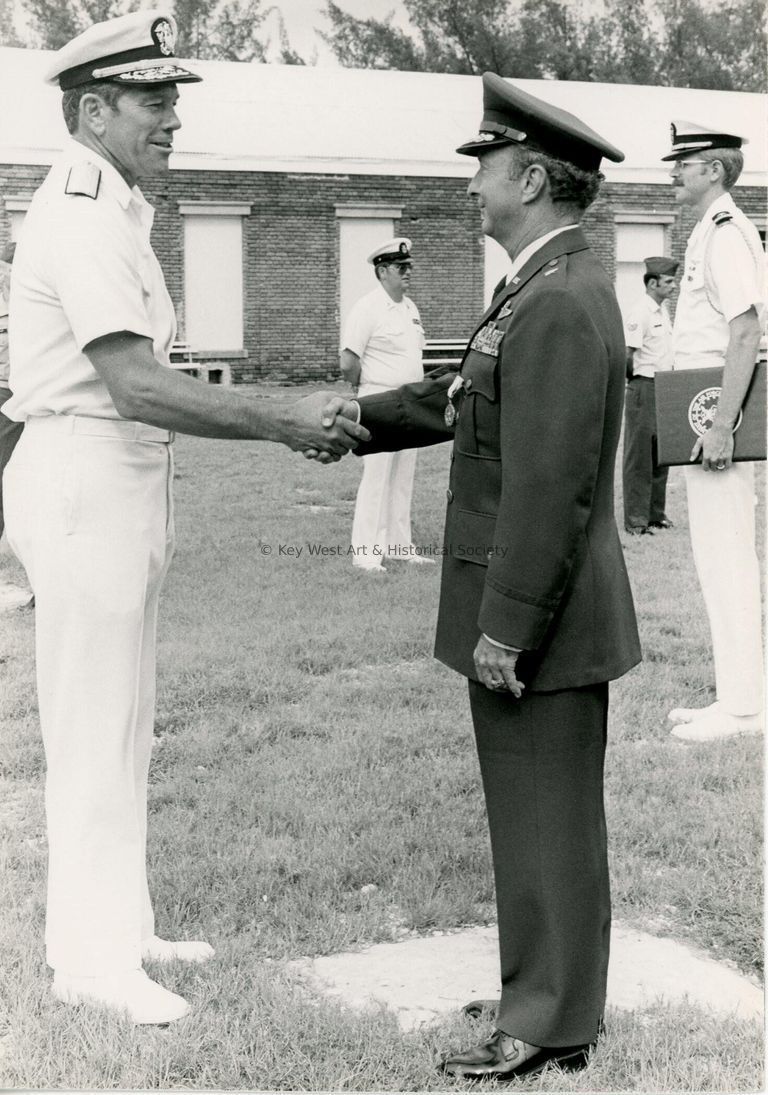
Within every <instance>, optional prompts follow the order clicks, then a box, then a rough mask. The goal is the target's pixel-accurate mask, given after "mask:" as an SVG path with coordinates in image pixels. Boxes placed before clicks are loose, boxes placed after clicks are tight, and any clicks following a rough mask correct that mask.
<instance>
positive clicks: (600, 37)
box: [323, 0, 766, 91]
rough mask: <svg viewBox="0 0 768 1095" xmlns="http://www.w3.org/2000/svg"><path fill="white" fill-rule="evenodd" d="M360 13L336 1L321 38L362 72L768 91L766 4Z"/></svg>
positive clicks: (464, 0)
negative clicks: (397, 16) (397, 18)
mask: <svg viewBox="0 0 768 1095" xmlns="http://www.w3.org/2000/svg"><path fill="white" fill-rule="evenodd" d="M403 3H404V6H405V10H406V12H407V15H408V21H409V24H410V28H411V29H409V30H404V29H402V28H401V27H399V26H397V25H396V24H395V22H394V16H393V15H392V14H390V15H388V16H387V17H385V18H384V19H356V18H355V17H354V16H352V15H349V14H348V13H347V12H346V11H344V9H343V8H342V7H341V6H340V4H337V3H336V2H335V0H328V2H327V6H326V15H327V18H328V20H329V22H330V26H331V29H330V31H329V32H327V33H326V34H324V35H323V37H324V38H325V40H326V42H327V43H328V44H329V46H330V47H331V49H332V50H333V52H334V53H335V55H336V57H337V58H338V60H339V61H340V62H341V63H342V64H344V65H350V66H355V67H362V68H397V69H405V70H415V71H423V72H453V73H465V74H479V73H481V72H485V71H488V70H490V71H491V72H498V73H500V74H502V75H505V76H517V77H519V78H521V79H525V78H529V79H555V80H594V81H600V82H604V83H632V84H662V85H669V86H673V87H700V88H716V89H721V90H728V91H764V90H766V66H765V57H766V13H765V8H764V2H763V0H726V2H725V3H723V2H722V0H602V4H601V6H599V7H598V6H597V3H591V4H586V5H585V4H582V3H580V2H579V0H403Z"/></svg>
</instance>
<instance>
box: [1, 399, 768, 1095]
mask: <svg viewBox="0 0 768 1095" xmlns="http://www.w3.org/2000/svg"><path fill="white" fill-rule="evenodd" d="M284 394H286V393H284V392H281V390H279V389H277V388H274V387H269V388H264V389H255V390H254V395H261V396H263V397H266V398H275V397H277V396H280V395H284ZM287 394H289V396H290V397H293V396H295V395H296V394H297V392H296V389H291V390H290V392H289V393H287ZM175 451H176V477H177V482H176V520H177V532H178V548H177V554H176V559H175V561H174V565H173V567H172V569H171V572H170V575H169V578H168V581H167V584H166V587H165V595H164V602H163V606H162V610H161V630H160V648H159V666H160V669H159V696H158V715H157V737H156V743H155V752H154V758H153V766H152V771H151V788H150V790H151V804H150V810H151V818H150V852H149V854H150V875H151V885H152V889H153V894H154V898H155V909H156V914H157V921H158V932H159V934H162V935H166V936H178V937H187V938H199V937H202V938H207V939H209V940H210V941H211V942H212V943H213V944H214V945H215V947H216V949H217V957H216V959H215V960H214V961H213V962H212V963H210V964H209V965H207V966H205V967H202V968H200V969H189V968H183V967H182V966H172V967H164V968H163V969H162V971H158V978H159V979H160V980H162V981H163V982H164V983H165V984H167V985H168V986H169V987H172V988H174V989H176V990H178V991H180V992H182V993H184V994H185V995H187V996H188V998H189V999H190V1000H191V1001H192V1002H193V1004H194V1010H193V1013H192V1015H191V1016H190V1017H189V1018H187V1019H185V1020H184V1021H183V1022H182V1023H179V1024H176V1025H174V1026H172V1027H170V1028H168V1029H167V1030H158V1029H152V1028H146V1029H142V1028H133V1027H131V1026H129V1025H128V1024H126V1023H124V1022H121V1021H119V1020H117V1019H115V1018H111V1017H109V1016H106V1015H99V1014H93V1013H87V1012H86V1011H85V1010H82V1009H78V1010H75V1011H73V1010H71V1009H66V1008H63V1007H61V1006H60V1005H57V1004H55V1002H54V1001H53V1000H52V999H51V998H50V996H49V992H48V985H49V971H47V969H46V966H45V960H44V951H43V915H44V890H45V863H46V853H45V841H44V822H43V812H42V775H43V757H42V748H41V745H40V740H39V730H38V726H37V716H36V700H35V690H34V666H33V627H34V614H33V613H32V612H30V611H28V610H17V611H15V612H11V613H6V614H5V615H2V616H0V682H2V683H1V685H0V692H1V695H0V859H1V860H2V862H1V864H0V869H1V874H0V887H2V889H1V891H0V908H1V909H2V920H1V922H0V969H1V971H2V976H1V977H0V1087H6V1088H57V1089H62V1088H70V1089H72V1088H74V1089H78V1088H96V1089H104V1088H121V1089H151V1088H216V1089H225V1090H230V1089H232V1090H235V1089H250V1090H254V1089H259V1090H310V1091H337V1090H338V1091H341V1090H355V1091H380V1090H416V1091H418V1090H438V1089H444V1088H445V1086H446V1085H445V1082H444V1081H442V1080H441V1079H440V1078H439V1076H438V1075H437V1074H436V1073H435V1071H434V1067H433V1062H434V1059H435V1056H436V1055H437V1054H438V1053H439V1052H442V1051H444V1050H448V1049H449V1048H457V1047H458V1046H460V1045H462V1044H464V1043H467V1042H469V1041H471V1040H473V1039H474V1038H475V1036H476V1035H477V1034H478V1027H477V1026H476V1025H473V1024H471V1023H470V1022H469V1021H468V1020H463V1019H460V1018H459V1017H456V1018H455V1019H453V1020H451V1022H450V1023H446V1024H445V1025H444V1026H441V1027H438V1028H435V1029H430V1030H425V1031H420V1032H417V1033H415V1034H410V1035H408V1036H403V1035H401V1034H400V1032H399V1031H398V1029H397V1026H396V1023H395V1021H394V1018H393V1017H392V1016H390V1015H386V1014H368V1015H359V1014H356V1013H353V1012H350V1011H347V1010H344V1009H343V1008H342V1007H340V1006H337V1005H335V1004H331V1003H328V1002H326V1001H322V1002H318V1001H317V1000H314V999H312V998H310V997H308V996H307V995H306V993H305V991H304V990H303V989H302V986H301V985H300V984H299V983H298V982H296V980H295V979H294V975H293V974H291V973H290V972H289V971H288V970H286V969H285V963H286V961H287V960H289V959H291V958H296V957H298V956H302V955H316V954H326V953H333V952H337V951H340V950H344V949H347V948H352V947H355V946H361V945H364V944H368V943H374V942H381V941H385V940H392V939H397V938H400V937H403V936H405V935H407V934H408V933H426V932H430V931H432V930H435V929H442V930H446V929H452V928H457V927H460V926H462V925H468V924H478V923H487V922H489V921H492V920H493V919H494V916H495V908H494V902H493V887H492V877H491V868H490V853H489V848H488V837H487V832H486V826H485V818H484V809H483V803H482V793H481V791H480V786H479V776H478V771H477V763H476V758H475V754H474V745H473V740H472V733H471V724H470V718H469V707H468V703H467V698H466V686H465V683H464V681H463V680H462V679H461V678H459V677H458V676H456V675H455V674H453V673H451V672H449V671H448V670H447V669H445V668H444V667H443V666H441V665H439V664H437V663H436V662H434V661H433V660H432V658H431V650H432V636H433V628H434V622H435V616H436V610H437V593H438V586H439V566H436V567H423V566H422V567H417V566H409V565H407V564H405V563H400V564H392V565H391V566H390V567H389V573H388V575H387V576H386V577H381V578H378V579H377V578H373V577H370V576H366V575H365V574H361V573H358V572H356V571H353V569H352V566H351V562H350V559H349V558H348V557H346V555H345V553H346V549H347V545H348V538H349V532H350V527H351V522H352V512H353V507H354V497H355V492H356V489H357V484H358V481H359V478H360V473H361V464H360V462H359V461H358V460H356V459H352V458H350V459H346V460H344V461H342V463H341V464H339V465H336V466H334V467H331V468H323V467H320V466H318V465H315V464H313V463H310V462H308V461H305V460H304V459H303V458H302V457H301V456H299V455H296V454H291V453H289V452H288V451H287V450H285V449H281V448H278V447H277V446H274V445H268V444H260V443H231V442H223V441H207V440H200V439H196V438H188V437H181V438H179V439H178V441H177V443H176V446H175ZM448 452H449V449H448V447H447V446H440V447H438V448H435V449H431V450H425V451H424V452H422V453H421V454H420V456H419V464H418V469H417V479H416V489H415V495H414V504H413V515H414V539H415V541H416V543H417V544H423V545H440V544H441V533H442V519H443V507H444V500H445V486H446V482H447V475H448ZM761 482H762V476H761ZM617 512H620V511H619V510H618V509H617ZM668 512H669V514H670V516H671V517H672V519H673V520H674V521H675V528H674V529H672V530H671V531H668V532H664V533H659V534H657V535H656V536H654V537H653V538H651V537H642V538H634V539H633V538H629V537H627V540H628V542H627V544H626V556H627V564H628V568H629V572H630V577H631V579H632V584H633V588H634V592H635V597H636V602H637V607H638V613H639V618H640V629H641V638H642V641H643V647H644V654H645V660H644V662H643V664H642V666H640V667H639V668H638V669H636V670H634V671H633V672H631V673H630V674H628V675H627V676H626V677H625V678H624V679H623V680H621V681H619V682H617V683H616V684H615V685H614V686H613V688H612V702H611V720H610V743H609V751H608V757H607V770H606V797H607V811H608V824H609V833H610V840H611V866H612V877H613V900H614V915H615V916H616V917H617V918H621V919H623V920H625V921H629V922H631V923H634V924H636V925H637V926H638V927H640V928H644V929H646V930H649V931H652V932H655V933H657V934H660V935H669V936H674V937H676V938H680V939H685V940H688V941H690V942H692V943H695V944H697V945H698V946H701V947H704V948H706V950H707V951H708V952H709V953H710V954H711V955H712V956H713V957H716V958H719V959H722V960H728V961H730V962H732V963H734V964H735V965H736V966H738V967H739V968H740V969H741V970H743V971H745V972H748V973H751V974H758V973H759V972H760V969H761V961H762V893H761V886H762V869H761V868H762V855H761V849H762V832H761V823H762V742H761V741H760V740H759V739H758V740H756V739H743V740H742V739H736V740H730V741H724V742H719V743H718V742H716V743H711V744H708V745H695V744H687V743H684V742H680V741H677V740H676V739H675V738H672V737H670V735H669V732H668V723H667V722H666V718H665V716H666V712H667V711H668V710H669V708H671V707H673V706H676V705H679V704H681V703H685V704H697V703H705V702H708V698H709V696H710V694H711V691H712V688H711V686H712V666H711V660H710V651H709V637H708V628H707V624H706V616H705V612H704V607H703V603H702V600H701V595H700V592H699V589H698V585H697V582H696V578H695V574H694V570H693V563H692V560H691V554H690V546H689V542H688V532H687V527H686V515H685V501H684V489H683V484H682V476H681V474H680V472H679V471H673V473H672V475H671V477H670V489H669V505H668ZM321 549H326V550H325V551H324V552H323V551H322V550H321ZM3 578H4V579H11V580H16V581H20V580H21V579H22V575H21V571H20V568H19V567H18V565H17V564H16V562H15V560H13V559H12V558H9V557H8V556H5V557H3V558H1V559H0V579H3ZM371 883H373V884H375V887H376V888H375V889H368V888H367V887H368V885H369V884H371ZM364 887H365V888H366V889H364ZM607 1023H608V1034H607V1036H606V1038H605V1039H604V1040H603V1041H602V1042H601V1044H600V1047H599V1049H598V1052H597V1053H596V1054H595V1057H594V1059H593V1063H592V1064H591V1065H590V1067H589V1069H588V1070H587V1071H586V1072H584V1073H581V1074H576V1075H575V1076H572V1077H569V1076H562V1075H560V1074H557V1073H554V1072H550V1073H548V1074H546V1075H545V1076H544V1077H543V1078H541V1079H540V1080H537V1081H532V1082H531V1083H530V1084H529V1085H527V1086H529V1087H534V1088H537V1089H540V1090H542V1091H600V1092H609V1091H611V1092H612V1091H625V1090H626V1091H639V1092H652V1091H653V1092H656V1091H659V1092H661V1091H739V1092H742V1091H753V1090H760V1089H761V1088H762V1032H761V1031H760V1030H759V1029H758V1028H757V1027H756V1026H755V1025H751V1024H748V1023H742V1022H737V1021H735V1020H723V1019H715V1018H713V1017H711V1016H708V1015H706V1014H703V1013H701V1012H697V1011H696V1010H695V1009H693V1008H689V1007H687V1006H680V1007H674V1008H671V1007H662V1008H655V1009H647V1010H645V1011H642V1012H636V1013H632V1014H628V1013H625V1012H618V1011H609V1013H608V1016H607ZM482 1032H483V1031H480V1033H482ZM455 1086H458V1087H461V1086H462V1085H460V1084H459V1085H455Z"/></svg>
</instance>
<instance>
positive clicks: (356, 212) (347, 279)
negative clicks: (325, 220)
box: [336, 205, 403, 331]
mask: <svg viewBox="0 0 768 1095" xmlns="http://www.w3.org/2000/svg"><path fill="white" fill-rule="evenodd" d="M402 212H403V211H402V209H400V208H393V207H392V206H380V205H337V206H336V217H337V218H338V221H339V324H340V329H341V330H342V331H343V330H344V323H345V321H346V318H347V316H348V315H349V312H350V309H351V308H352V305H353V304H355V302H356V301H358V300H359V299H360V297H362V296H365V294H366V293H370V291H371V290H372V289H374V288H375V287H376V281H375V274H374V272H373V267H372V266H370V265H369V264H368V262H367V261H366V260H367V258H368V256H369V255H370V253H371V251H373V250H375V249H376V248H377V247H379V246H380V245H381V244H382V243H386V242H387V240H390V239H392V238H393V237H394V235H395V221H396V220H399V219H400V217H401V216H402Z"/></svg>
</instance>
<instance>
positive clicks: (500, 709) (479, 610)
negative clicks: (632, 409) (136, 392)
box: [360, 73, 640, 1080]
mask: <svg viewBox="0 0 768 1095" xmlns="http://www.w3.org/2000/svg"><path fill="white" fill-rule="evenodd" d="M483 90H484V106H485V110H484V115H483V121H482V124H481V132H480V134H479V136H478V137H477V138H475V139H474V140H471V141H469V142H467V143H466V144H464V145H462V146H461V148H460V149H459V152H461V153H463V154H466V155H470V156H476V157H477V158H478V160H479V165H478V170H477V173H476V175H475V176H474V178H473V179H472V181H471V183H470V184H469V193H470V195H471V196H472V197H474V198H475V199H476V201H477V204H478V207H479V210H480V216H481V221H482V230H483V232H484V233H485V234H486V235H488V236H491V237H492V238H493V239H495V240H497V241H498V242H499V243H500V244H502V246H504V248H505V249H506V250H507V252H508V253H509V256H510V259H511V260H512V268H511V271H510V273H509V275H508V278H507V281H506V284H503V285H501V286H499V288H498V289H497V291H496V293H495V295H494V297H493V300H492V302H491V305H490V307H489V308H488V310H487V311H486V313H485V315H484V316H483V317H482V319H481V320H480V322H479V324H478V325H477V327H476V328H475V330H474V332H473V333H472V335H471V338H470V340H469V347H468V349H467V352H466V354H465V356H464V359H463V361H462V363H461V367H460V372H459V375H458V376H456V377H455V378H454V379H453V381H451V379H450V377H449V378H445V379H444V380H427V381H424V382H423V383H421V384H412V385H409V386H407V387H404V388H401V389H400V390H399V391H395V392H388V393H383V394H380V395H373V396H369V397H367V398H364V399H361V400H360V408H361V422H362V423H364V424H365V425H366V426H367V427H368V428H369V429H370V431H371V435H372V440H371V442H370V444H367V445H364V446H362V447H361V450H360V451H361V452H370V451H374V450H380V451H388V450H395V449H398V448H402V447H408V446H413V445H425V444H432V443H437V442H440V441H445V440H446V439H447V438H451V437H452V438H453V439H454V447H453V458H452V463H451V475H450V486H449V489H448V507H447V517H446V527H445V549H446V554H445V556H444V564H443V574H442V585H441V594H440V608H439V614H438V622H437V637H436V646H435V653H436V656H437V657H438V658H439V659H440V660H441V661H443V662H444V663H445V664H446V665H448V666H450V667H451V668H452V669H455V670H456V671H457V672H459V673H461V674H462V675H463V676H465V677H467V678H468V680H469V699H470V707H471V710H472V719H473V723H474V729H475V737H476V741H477V748H478V754H479V758H480V768H481V773H482V779H483V785H484V790H485V799H486V806H487V811H488V822H489V826H490V836H491V847H492V853H493V863H494V872H495V880H496V897H497V903H498V916H499V945H500V957H501V984H502V995H501V1000H500V1001H499V1005H498V1010H497V1017H496V1023H497V1029H496V1031H495V1032H494V1034H493V1036H492V1037H491V1039H490V1040H489V1041H488V1042H486V1043H483V1044H481V1045H478V1046H475V1047H474V1048H472V1049H470V1050H468V1051H466V1052H462V1053H457V1054H454V1055H452V1056H450V1057H448V1058H447V1059H446V1060H445V1061H443V1062H442V1065H441V1067H442V1068H443V1070H444V1071H445V1072H446V1073H447V1074H448V1075H450V1076H455V1077H465V1078H471V1079H492V1078H498V1079H502V1080H508V1079H512V1078H514V1077H518V1076H524V1075H527V1074H534V1073H536V1072H539V1071H541V1070H542V1069H544V1068H545V1067H546V1066H547V1064H548V1063H549V1062H555V1063H558V1064H560V1065H561V1066H562V1067H563V1068H572V1069H577V1068H582V1067H584V1065H585V1064H586V1063H587V1060H588V1058H589V1054H590V1051H591V1048H592V1046H593V1045H594V1043H595V1041H596V1039H597V1036H598V1032H599V1029H600V1023H601V1017H602V1013H603V1008H604V1004H605V988H606V974H607V968H608V946H609V937H610V925H611V909H610V894H609V882H608V862H607V852H606V830H605V817H604V810H603V760H604V753H605V744H606V728H607V715H608V685H607V682H608V681H609V680H612V679H614V678H616V677H618V676H620V675H621V674H623V673H625V672H626V671H627V670H628V669H630V668H631V667H632V666H633V665H635V664H636V663H637V662H638V661H639V657H640V653H639V644H638V638H637V629H636V624H635V615H634V609H633V605H632V596H631V593H630V588H629V582H628V579H627V574H626V570H625V566H624V559H623V556H622V550H621V545H620V542H619V535H618V530H617V528H616V522H615V519H614V513H613V469H614V462H615V456H616V448H617V445H618V439H619V432H620V426H621V413H622V404H623V397H624V367H625V348H624V334H623V330H622V322H621V315H620V313H619V308H618V304H617V302H616V297H615V295H614V292H613V289H612V287H611V284H610V282H609V280H608V277H607V275H606V273H605V271H604V270H603V269H602V267H601V266H600V264H599V263H598V261H597V260H596V259H595V257H594V256H593V255H592V253H591V252H590V250H589V247H588V245H587V242H586V240H585V238H584V235H583V233H582V231H581V229H580V227H579V224H578V221H579V219H580V217H581V215H582V212H583V210H584V209H585V208H586V207H587V206H588V205H589V204H590V202H592V201H593V200H594V198H595V196H596V195H597V192H598V188H599V185H600V180H601V177H602V176H601V175H600V173H599V165H600V160H601V157H602V156H607V157H609V158H610V159H612V160H616V161H619V160H621V159H622V158H623V157H622V154H621V152H619V151H618V150H617V149H615V148H613V147H612V146H611V145H610V144H608V142H607V141H605V140H603V138H601V137H599V136H598V135H597V134H596V133H595V132H593V131H592V130H591V129H590V128H589V127H588V126H586V125H584V124H583V123H582V122H581V121H580V120H579V119H578V118H575V117H574V116H573V115H572V114H569V113H567V112H566V111H563V110H559V109H557V108H556V107H553V106H550V105H549V104H548V103H545V102H543V101H541V100H539V99H536V98H534V97H533V96H531V95H528V94H526V93H525V92H523V91H521V90H520V89H519V88H517V87H515V86H514V85H512V84H509V83H507V82H506V81H505V80H503V79H501V78H500V77H499V76H496V75H493V74H490V73H486V74H485V76H484V77H483ZM446 717H452V715H451V714H449V713H448V712H446Z"/></svg>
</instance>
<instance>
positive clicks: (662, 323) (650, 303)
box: [624, 293, 673, 378]
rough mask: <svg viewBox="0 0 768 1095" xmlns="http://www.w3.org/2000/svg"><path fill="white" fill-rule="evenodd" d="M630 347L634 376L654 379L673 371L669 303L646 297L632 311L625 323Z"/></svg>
mask: <svg viewBox="0 0 768 1095" xmlns="http://www.w3.org/2000/svg"><path fill="white" fill-rule="evenodd" d="M624 338H625V340H626V343H627V346H628V347H629V348H630V349H632V350H634V351H635V352H634V355H633V357H632V375H633V376H647V377H651V378H652V377H654V376H655V375H656V373H657V372H664V371H665V370H669V369H671V368H672V363H673V358H672V324H671V322H670V319H669V312H668V311H667V304H666V301H661V303H659V302H657V301H655V300H654V299H653V298H652V297H650V296H649V295H648V293H646V294H645V296H644V297H643V298H642V299H641V300H638V301H637V303H636V304H635V305H634V307H633V308H632V310H631V311H630V312H629V314H628V315H627V318H626V322H625V324H624Z"/></svg>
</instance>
